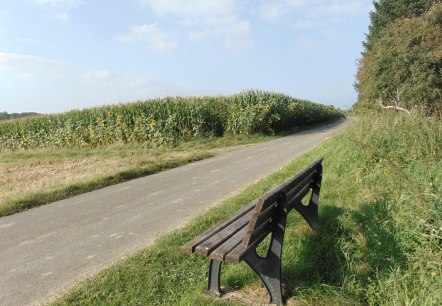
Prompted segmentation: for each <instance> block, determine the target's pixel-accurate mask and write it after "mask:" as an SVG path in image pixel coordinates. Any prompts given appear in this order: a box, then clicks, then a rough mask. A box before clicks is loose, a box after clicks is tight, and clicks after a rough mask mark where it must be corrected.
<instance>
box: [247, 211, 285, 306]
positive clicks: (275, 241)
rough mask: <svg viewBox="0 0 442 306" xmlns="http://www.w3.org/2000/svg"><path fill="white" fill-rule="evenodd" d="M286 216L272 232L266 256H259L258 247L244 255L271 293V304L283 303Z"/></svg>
mask: <svg viewBox="0 0 442 306" xmlns="http://www.w3.org/2000/svg"><path fill="white" fill-rule="evenodd" d="M284 228H285V218H283V220H281V221H280V223H279V224H278V226H277V228H276V229H275V230H274V232H273V234H272V240H271V242H270V246H269V250H268V253H267V256H266V258H262V257H259V256H258V254H257V253H256V249H253V250H251V251H250V252H248V253H247V255H246V256H245V257H244V261H245V262H246V263H247V264H248V265H249V266H250V267H251V268H252V269H253V270H254V271H255V272H256V274H258V276H259V277H260V278H261V280H262V282H263V283H264V285H265V287H266V288H267V291H268V292H269V294H270V302H269V303H270V304H277V305H282V304H283V299H282V289H281V256H282V243H283V241H284Z"/></svg>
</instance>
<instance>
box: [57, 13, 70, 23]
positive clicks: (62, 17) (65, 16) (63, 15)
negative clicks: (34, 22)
mask: <svg viewBox="0 0 442 306" xmlns="http://www.w3.org/2000/svg"><path fill="white" fill-rule="evenodd" d="M55 19H57V20H62V21H65V20H68V19H69V15H68V12H61V13H57V14H55Z"/></svg>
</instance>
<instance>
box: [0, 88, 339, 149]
mask: <svg viewBox="0 0 442 306" xmlns="http://www.w3.org/2000/svg"><path fill="white" fill-rule="evenodd" d="M342 116H343V114H342V112H341V111H339V110H337V109H335V108H334V107H332V106H324V105H320V104H315V103H312V102H308V101H304V100H297V99H294V98H292V97H289V96H286V95H282V94H276V93H267V92H261V91H247V92H243V93H240V94H237V95H233V96H227V97H222V96H220V97H191V98H181V97H175V98H171V97H168V98H164V99H154V100H148V101H139V102H135V103H128V104H120V105H109V106H104V107H99V108H92V109H85V110H81V111H71V112H67V113H63V114H55V115H46V116H40V117H36V118H30V119H22V120H17V121H9V122H5V123H0V150H5V149H8V150H11V149H12V150H17V149H34V148H62V147H95V146H99V145H107V144H112V143H118V142H119V143H143V144H145V145H146V146H150V147H156V146H161V145H170V144H174V143H176V142H177V141H178V140H183V139H184V140H186V139H190V138H194V137H211V136H223V135H225V134H233V135H238V134H254V133H262V134H273V133H275V132H280V131H283V130H286V129H289V128H291V127H293V126H296V125H304V124H311V123H317V122H323V121H326V120H330V119H335V118H339V117H342Z"/></svg>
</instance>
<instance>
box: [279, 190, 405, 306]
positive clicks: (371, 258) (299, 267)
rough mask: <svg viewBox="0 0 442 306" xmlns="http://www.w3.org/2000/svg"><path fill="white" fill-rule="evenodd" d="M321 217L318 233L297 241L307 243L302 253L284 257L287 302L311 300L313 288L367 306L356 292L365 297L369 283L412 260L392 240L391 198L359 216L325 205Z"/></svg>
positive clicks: (291, 251)
mask: <svg viewBox="0 0 442 306" xmlns="http://www.w3.org/2000/svg"><path fill="white" fill-rule="evenodd" d="M342 207H345V206H344V205H343V206H342ZM319 215H320V218H319V222H320V227H319V229H318V231H317V232H316V233H314V232H312V231H306V233H301V235H297V236H298V237H293V239H301V240H302V241H301V242H302V244H301V247H300V248H289V249H288V251H287V252H285V253H283V271H282V277H283V284H284V285H283V287H284V291H283V294H284V297H285V299H291V298H293V299H296V296H297V295H299V294H300V295H303V293H304V297H305V294H308V293H307V292H310V293H312V289H313V288H319V287H323V288H332V289H327V290H335V291H339V292H338V293H339V294H340V295H342V294H344V295H345V296H346V297H347V298H348V299H350V300H352V301H359V302H360V303H361V304H365V303H366V301H365V300H364V299H365V297H363V296H360V295H358V293H355V292H353V290H352V289H355V288H354V286H357V287H358V288H357V289H363V290H362V291H364V289H366V287H367V285H368V284H369V282H370V279H369V278H371V279H375V278H376V274H377V273H378V274H379V273H380V274H383V273H388V272H390V271H391V270H392V269H395V268H397V267H400V266H403V265H405V264H406V257H405V255H404V254H403V252H402V251H401V248H400V246H399V243H398V242H397V240H396V239H395V237H394V235H393V234H392V233H393V230H394V229H393V222H389V221H391V214H390V213H389V210H388V207H387V198H386V197H384V199H382V200H380V201H376V202H372V203H366V204H364V205H362V206H361V208H360V209H359V210H357V211H356V210H351V209H345V208H341V207H336V206H328V205H322V207H321V209H320V212H319ZM287 234H288V233H287ZM287 234H286V238H287ZM288 242H289V241H287V240H286V241H285V242H284V244H285V245H286V244H287V243H288ZM284 262H287V263H286V264H284ZM349 279H351V280H353V282H354V283H352V286H353V287H352V289H350V288H348V286H347V285H346V282H348V280H349ZM355 291H358V290H355ZM313 292H314V291H313ZM359 292H361V290H359ZM336 293H337V292H334V294H336ZM322 294H325V295H327V293H326V292H325V293H324V292H322ZM328 294H332V293H328ZM359 294H360V293H359Z"/></svg>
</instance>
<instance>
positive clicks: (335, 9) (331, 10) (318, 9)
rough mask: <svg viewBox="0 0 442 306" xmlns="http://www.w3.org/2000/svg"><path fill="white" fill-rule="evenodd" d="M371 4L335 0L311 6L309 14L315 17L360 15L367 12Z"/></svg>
mask: <svg viewBox="0 0 442 306" xmlns="http://www.w3.org/2000/svg"><path fill="white" fill-rule="evenodd" d="M369 8H370V5H368V4H367V3H366V4H364V3H363V2H361V1H356V0H344V1H343V0H335V1H330V2H326V3H324V4H320V5H317V6H314V7H312V8H311V10H310V12H309V15H311V16H314V17H322V16H329V17H337V18H344V17H348V16H350V17H351V16H360V15H362V14H367V13H368V11H369Z"/></svg>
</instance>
